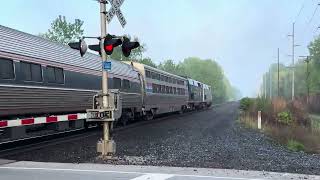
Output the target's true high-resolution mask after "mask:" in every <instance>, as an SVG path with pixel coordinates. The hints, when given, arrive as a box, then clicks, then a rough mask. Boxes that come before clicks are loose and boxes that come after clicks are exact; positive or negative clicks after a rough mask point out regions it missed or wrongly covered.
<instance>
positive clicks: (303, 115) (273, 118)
mask: <svg viewBox="0 0 320 180" xmlns="http://www.w3.org/2000/svg"><path fill="white" fill-rule="evenodd" d="M307 107H308V106H307V105H306V104H305V103H303V101H299V100H295V101H286V100H284V99H279V98H278V99H274V100H272V101H270V100H268V99H262V98H243V99H241V101H240V115H239V121H240V122H241V123H242V124H243V125H245V126H246V127H248V128H253V129H258V124H257V119H258V118H257V117H258V115H257V114H258V111H261V114H262V129H261V131H262V132H263V133H265V134H267V135H268V136H270V137H272V138H273V139H274V140H276V141H277V142H279V143H280V144H283V145H285V146H286V147H287V148H288V149H290V150H292V151H305V152H308V153H320V115H316V114H310V113H309V111H308V110H307V109H308V108H307Z"/></svg>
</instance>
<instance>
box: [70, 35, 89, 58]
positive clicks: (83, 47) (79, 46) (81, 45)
mask: <svg viewBox="0 0 320 180" xmlns="http://www.w3.org/2000/svg"><path fill="white" fill-rule="evenodd" d="M68 45H69V46H70V47H71V48H72V49H76V50H79V51H80V55H81V57H83V56H84V54H85V53H86V52H87V50H88V46H87V43H86V42H85V41H84V39H82V38H81V39H79V42H70V43H68Z"/></svg>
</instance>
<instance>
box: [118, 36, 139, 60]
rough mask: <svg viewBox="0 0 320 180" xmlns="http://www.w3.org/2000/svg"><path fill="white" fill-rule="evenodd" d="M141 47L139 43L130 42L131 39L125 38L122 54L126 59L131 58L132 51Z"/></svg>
mask: <svg viewBox="0 0 320 180" xmlns="http://www.w3.org/2000/svg"><path fill="white" fill-rule="evenodd" d="M139 46H140V43H139V42H130V39H129V38H127V37H123V42H122V53H123V55H124V56H125V57H129V56H130V53H131V50H132V49H135V48H137V47H139Z"/></svg>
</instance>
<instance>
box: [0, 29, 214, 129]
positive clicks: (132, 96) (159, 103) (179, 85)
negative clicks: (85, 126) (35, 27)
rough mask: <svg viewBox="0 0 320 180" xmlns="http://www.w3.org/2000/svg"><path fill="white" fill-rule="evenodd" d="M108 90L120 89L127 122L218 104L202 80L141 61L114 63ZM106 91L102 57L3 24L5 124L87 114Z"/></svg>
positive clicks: (0, 68) (0, 55)
mask: <svg viewBox="0 0 320 180" xmlns="http://www.w3.org/2000/svg"><path fill="white" fill-rule="evenodd" d="M110 61H111V62H112V70H111V71H110V72H109V76H108V87H109V88H111V89H117V90H119V91H120V96H121V100H122V116H121V118H120V119H119V121H121V122H123V123H124V124H125V123H126V122H128V121H131V120H134V119H136V117H143V116H145V117H146V118H147V119H152V118H153V117H154V116H155V115H158V114H163V113H168V112H175V111H180V112H183V111H185V110H187V109H195V108H203V107H208V106H210V105H211V104H212V89H211V87H210V86H208V85H206V84H204V83H201V82H199V81H196V80H193V79H190V78H187V77H181V76H177V75H174V74H171V73H168V72H165V71H162V70H159V69H157V68H153V67H150V66H147V65H144V64H140V63H137V62H120V61H115V60H110ZM100 89H101V58H100V57H99V56H98V55H95V54H91V53H86V55H85V56H84V57H80V55H79V52H78V51H76V50H73V49H71V48H69V47H68V46H66V45H62V44H59V43H56V42H51V41H49V40H46V39H44V38H41V37H38V36H35V35H31V34H27V33H24V32H21V31H18V30H14V29H11V28H8V27H5V26H1V25H0V122H1V120H2V119H6V120H11V119H17V118H26V117H42V116H46V117H47V116H51V115H59V114H62V115H63V114H70V113H80V112H83V113H84V112H86V109H90V108H92V97H93V96H94V95H95V94H97V93H98V92H99V91H100Z"/></svg>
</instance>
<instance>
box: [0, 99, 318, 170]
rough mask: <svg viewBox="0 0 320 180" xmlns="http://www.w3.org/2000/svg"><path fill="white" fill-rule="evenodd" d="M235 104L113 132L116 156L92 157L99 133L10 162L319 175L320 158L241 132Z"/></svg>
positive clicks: (19, 156) (247, 131)
mask: <svg viewBox="0 0 320 180" xmlns="http://www.w3.org/2000/svg"><path fill="white" fill-rule="evenodd" d="M237 114H238V103H227V104H223V105H220V106H217V107H213V109H212V110H206V111H202V112H196V113H192V114H187V115H183V116H180V117H177V116H174V117H172V118H167V119H165V120H163V121H155V122H154V123H147V124H143V125H137V126H134V127H131V128H125V129H123V130H121V131H117V132H115V134H114V139H115V141H116V143H117V154H116V156H117V158H115V159H114V160H108V161H104V160H102V159H100V158H99V157H98V154H97V153H96V142H97V140H98V139H99V138H100V137H101V134H99V133H98V134H96V135H90V136H87V137H83V138H80V139H77V140H74V141H73V142H67V143H66V142H64V143H61V144H55V145H51V146H47V147H42V148H39V149H36V150H34V149H33V150H32V151H29V152H23V153H19V154H16V155H10V156H9V157H2V158H7V159H14V160H31V161H43V162H71V163H83V162H86V163H108V164H130V165H155V166H179V167H205V168H228V169H241V170H260V171H275V172H290V173H301V174H317V175H320V155H311V154H306V153H303V152H291V151H289V150H287V149H286V148H285V147H282V146H281V145H278V144H276V143H275V142H274V141H272V140H271V139H270V138H269V137H267V136H265V135H263V134H261V133H260V132H257V131H255V130H251V129H247V128H244V127H243V126H242V125H240V124H239V123H238V122H237V121H236V119H237Z"/></svg>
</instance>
